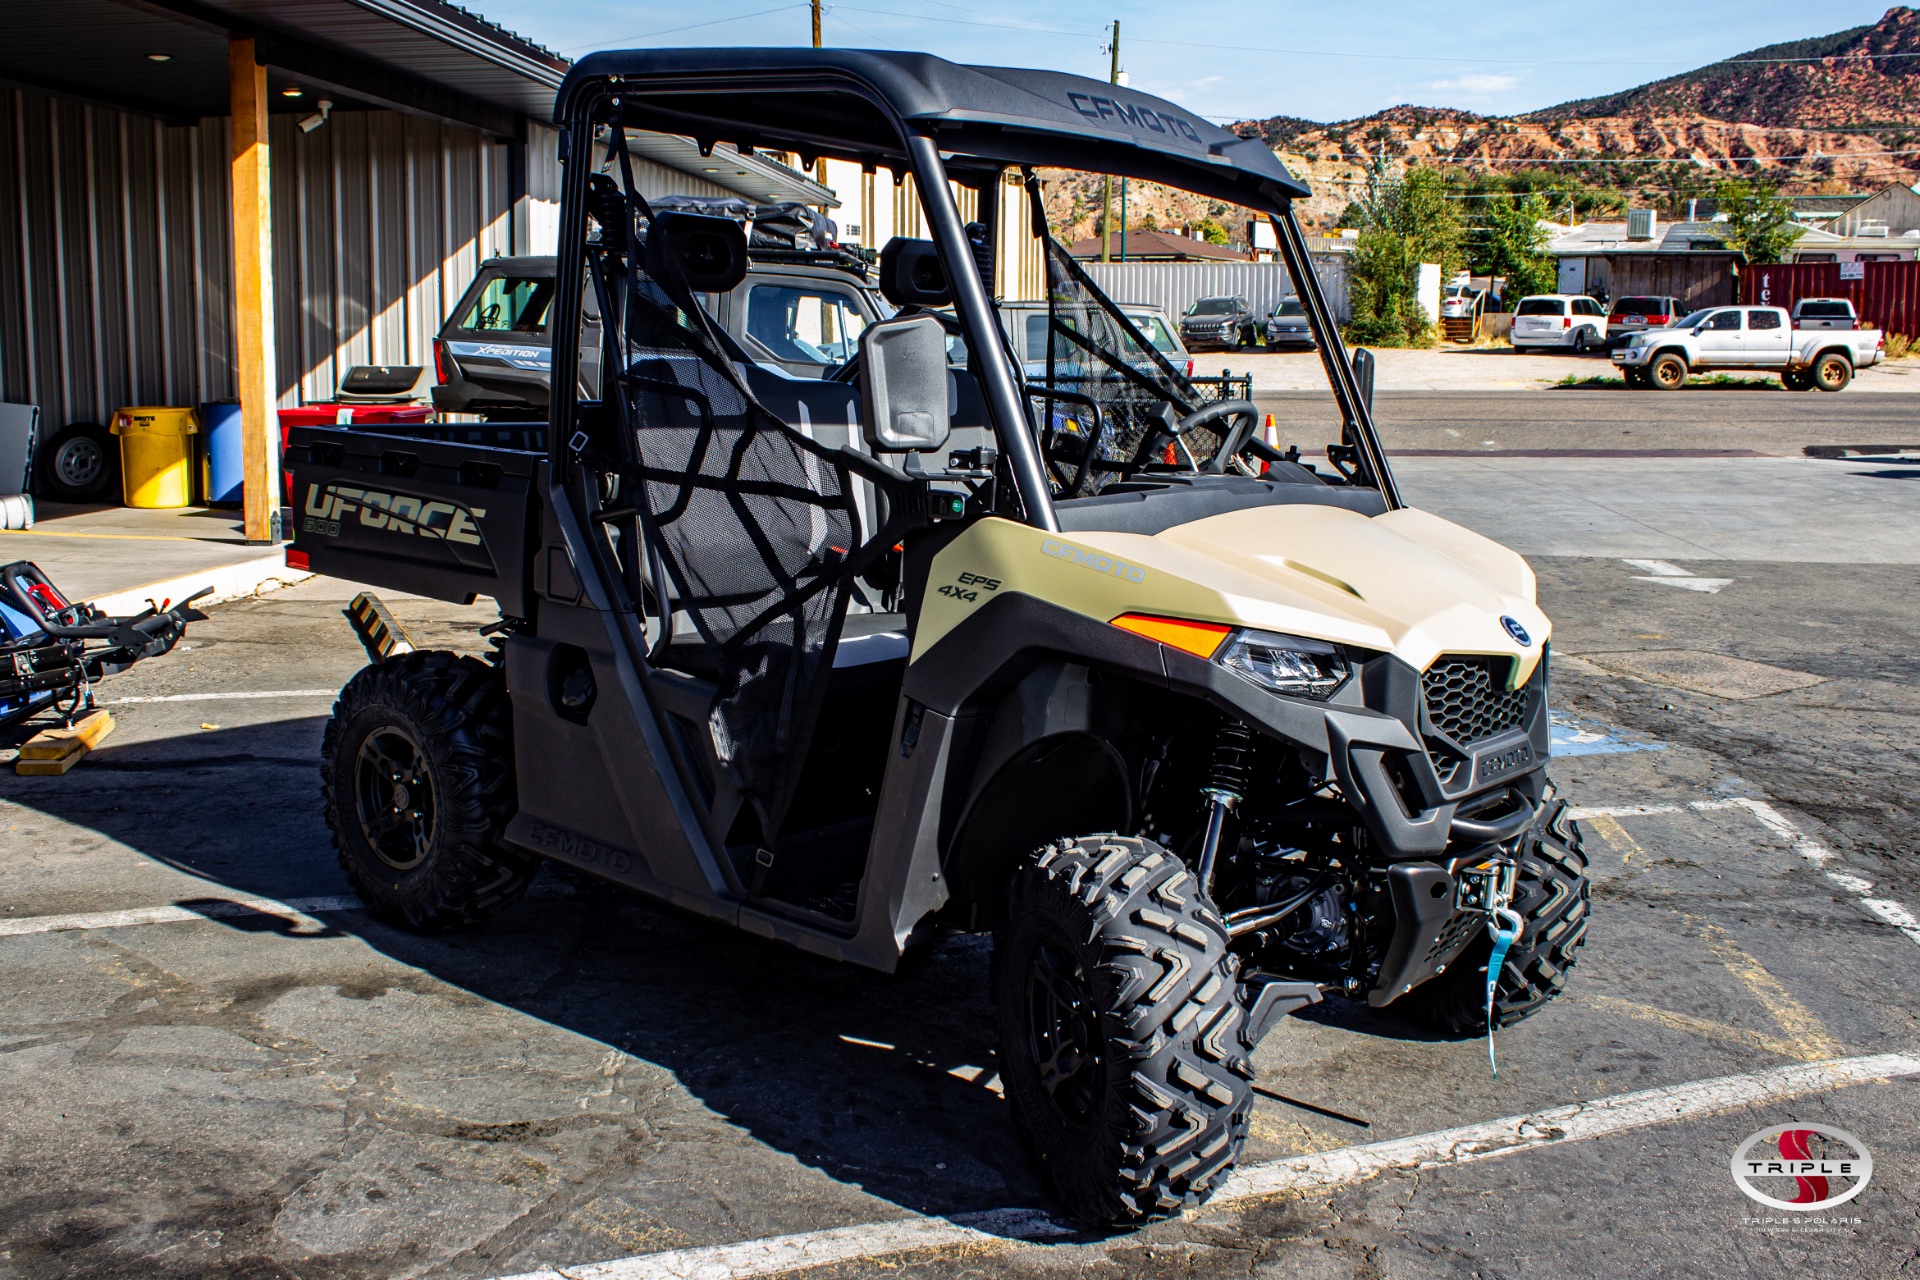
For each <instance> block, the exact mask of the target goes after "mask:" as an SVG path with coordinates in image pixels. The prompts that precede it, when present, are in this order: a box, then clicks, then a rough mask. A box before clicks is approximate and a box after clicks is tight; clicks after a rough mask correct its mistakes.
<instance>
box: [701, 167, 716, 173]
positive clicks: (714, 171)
mask: <svg viewBox="0 0 1920 1280" xmlns="http://www.w3.org/2000/svg"><path fill="white" fill-rule="evenodd" d="M700 172H702V173H718V172H720V171H719V170H718V169H716V168H714V167H713V166H712V165H708V166H707V167H706V168H704V169H702V170H701V171H700Z"/></svg>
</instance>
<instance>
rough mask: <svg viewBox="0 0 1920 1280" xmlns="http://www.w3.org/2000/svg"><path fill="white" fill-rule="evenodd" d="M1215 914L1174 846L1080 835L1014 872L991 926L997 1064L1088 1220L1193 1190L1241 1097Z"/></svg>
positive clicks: (1228, 966)
mask: <svg viewBox="0 0 1920 1280" xmlns="http://www.w3.org/2000/svg"><path fill="white" fill-rule="evenodd" d="M1236 970H1237V965H1236V962H1235V961H1234V959H1233V958H1232V957H1231V956H1230V955H1229V954H1228V952H1227V930H1226V926H1225V925H1224V924H1223V923H1222V922H1221V920H1220V915H1219V913H1218V912H1217V911H1216V910H1215V909H1214V907H1213V904H1212V903H1210V902H1209V901H1208V900H1207V898H1206V896H1205V895H1204V894H1203V893H1202V892H1201V891H1200V886H1199V883H1198V882H1197V881H1195V880H1194V878H1193V876H1192V874H1191V873H1190V872H1188V870H1187V868H1186V866H1185V865H1184V864H1183V863H1181V862H1180V860H1179V859H1177V858H1175V857H1173V855H1171V854H1169V853H1168V852H1167V851H1166V850H1164V849H1162V848H1161V847H1160V846H1159V845H1157V844H1155V843H1153V842H1152V841H1150V840H1140V839H1134V838H1130V837H1125V836H1111V835H1107V836H1086V837H1083V838H1081V839H1077V840H1060V841H1055V842H1054V843H1052V844H1050V845H1048V846H1047V847H1046V848H1044V849H1042V850H1041V851H1040V853H1039V854H1038V855H1036V856H1035V857H1034V859H1033V860H1032V861H1030V862H1028V863H1027V864H1026V865H1024V866H1023V867H1021V868H1020V869H1019V870H1018V871H1017V872H1015V874H1014V877H1013V880H1012V883H1011V884H1010V885H1009V886H1008V891H1007V914H1006V918H1005V921H1004V923H1002V924H1001V926H1000V927H999V929H997V930H996V931H995V933H994V947H993V996H994V1006H995V1018H996V1021H997V1023H998V1026H999V1036H1000V1073H1001V1078H1002V1080H1003V1081H1004V1084H1005V1088H1006V1096H1007V1102H1008V1104H1009V1105H1010V1107H1011V1108H1012V1111H1013V1122H1014V1127H1015V1129H1016V1130H1017V1131H1018V1132H1019V1134H1020V1137H1021V1140H1022V1141H1023V1142H1024V1143H1025V1145H1026V1147H1027V1149H1028V1152H1029V1153H1030V1154H1031V1155H1032V1157H1033V1159H1034V1162H1035V1163H1036V1164H1037V1165H1038V1166H1039V1167H1040V1170H1041V1172H1042V1173H1043V1174H1044V1175H1045V1176H1046V1178H1047V1180H1048V1182H1049V1183H1050V1184H1051V1186H1052V1188H1053V1191H1054V1193H1055V1194H1056V1195H1057V1196H1058V1197H1059V1199H1060V1202H1061V1204H1062V1205H1063V1206H1064V1207H1065V1208H1066V1210H1067V1211H1068V1212H1069V1213H1070V1214H1072V1215H1073V1216H1074V1217H1076V1218H1079V1219H1081V1220H1082V1221H1085V1222H1088V1223H1093V1224H1097V1225H1108V1224H1115V1223H1134V1222H1142V1221H1146V1220H1148V1219H1151V1218H1159V1217H1165V1216H1167V1215H1169V1214H1173V1213H1178V1212H1179V1211H1181V1210H1182V1209H1187V1208H1192V1207H1193V1206H1196V1205H1199V1204H1201V1203H1203V1202H1204V1201H1205V1200H1206V1199H1207V1198H1208V1197H1209V1196H1211V1195H1212V1194H1213V1193H1214V1192H1215V1191H1216V1190H1218V1189H1219V1187H1220V1186H1221V1185H1222V1184H1223V1183H1224V1182H1225V1181H1226V1179H1227V1175H1228V1174H1229V1173H1231V1172H1232V1170H1233V1164H1234V1161H1235V1160H1236V1159H1237V1158H1238V1157H1239V1154H1240V1148H1241V1146H1242V1145H1243V1144H1244V1143H1245V1141H1246V1134H1247V1115H1248V1112H1249V1110H1250V1106H1251V1103H1252V1099H1253V1064H1252V1061H1251V1049H1250V1047H1249V1046H1248V1044H1247V1043H1246V1040H1245V1031H1246V1025H1247V1024H1246V1011H1245V1010H1244V1009H1243V1008H1242V1007H1241V1004H1240V999H1239V994H1238V982H1237V972H1236Z"/></svg>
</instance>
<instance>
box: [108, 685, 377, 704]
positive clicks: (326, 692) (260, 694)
mask: <svg viewBox="0 0 1920 1280" xmlns="http://www.w3.org/2000/svg"><path fill="white" fill-rule="evenodd" d="M339 696H340V691H339V690H338V689H262V690H245V691H241V692H236V693H165V694H158V695H155V696H153V697H147V698H102V699H101V702H102V704H104V705H105V706H109V707H122V706H126V705H128V704H130V703H135V702H225V701H229V700H232V699H244V698H337V697H339Z"/></svg>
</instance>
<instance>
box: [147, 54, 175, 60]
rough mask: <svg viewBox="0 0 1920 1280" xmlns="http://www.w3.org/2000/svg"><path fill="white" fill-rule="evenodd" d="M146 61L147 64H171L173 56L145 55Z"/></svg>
mask: <svg viewBox="0 0 1920 1280" xmlns="http://www.w3.org/2000/svg"><path fill="white" fill-rule="evenodd" d="M147 61H148V62H172V61H173V55H172V54H170V53H150V54H148V55H147Z"/></svg>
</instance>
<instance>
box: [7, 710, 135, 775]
mask: <svg viewBox="0 0 1920 1280" xmlns="http://www.w3.org/2000/svg"><path fill="white" fill-rule="evenodd" d="M112 732H113V715H112V713H110V712H109V711H107V709H106V708H104V707H101V708H99V709H97V710H94V711H89V712H87V714H85V715H84V716H81V717H80V718H79V719H78V720H75V721H74V722H73V725H72V727H70V728H66V729H43V730H42V731H40V732H39V733H36V734H34V735H33V736H32V737H31V738H29V739H27V744H26V745H25V746H23V747H21V748H20V758H19V759H18V760H16V761H14V763H13V771H14V772H15V773H17V774H19V775H21V776H22V777H27V778H57V777H59V776H60V775H62V774H64V773H66V772H67V770H69V769H71V768H73V766H75V765H77V764H79V763H80V762H81V761H82V760H84V759H86V758H87V753H88V752H89V751H92V750H93V749H94V748H95V747H97V746H99V745H100V740H101V739H102V738H104V737H106V736H107V735H108V734H109V733H112Z"/></svg>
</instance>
